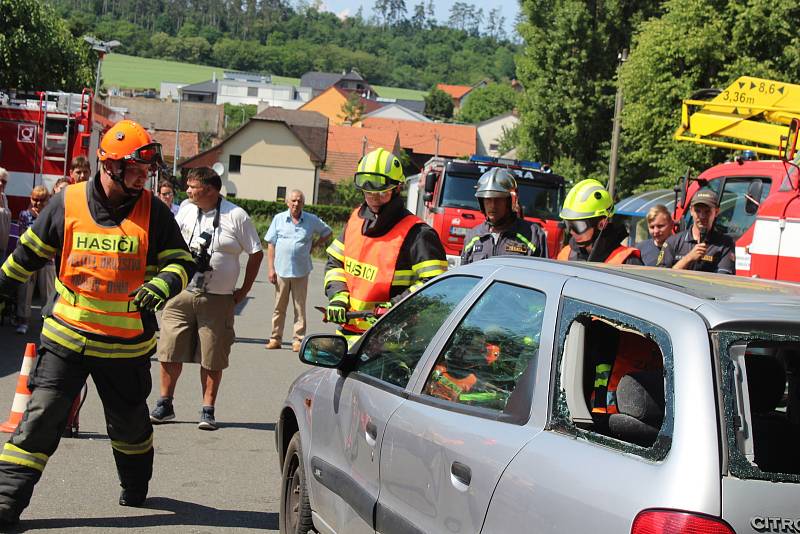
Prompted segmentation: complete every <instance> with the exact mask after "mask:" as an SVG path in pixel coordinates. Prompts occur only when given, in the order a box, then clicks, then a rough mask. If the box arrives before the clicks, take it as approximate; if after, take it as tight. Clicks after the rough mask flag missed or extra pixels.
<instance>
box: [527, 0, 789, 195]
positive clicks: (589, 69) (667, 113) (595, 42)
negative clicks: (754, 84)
mask: <svg viewBox="0 0 800 534" xmlns="http://www.w3.org/2000/svg"><path fill="white" fill-rule="evenodd" d="M522 8H523V19H524V22H523V24H522V25H521V27H520V34H521V36H522V38H523V39H524V41H525V44H524V45H523V51H522V53H521V54H520V55H519V57H518V61H517V75H518V79H519V80H520V82H521V83H522V84H523V86H524V87H525V89H526V91H525V93H524V95H523V96H522V98H521V102H520V111H521V127H520V128H518V129H517V131H516V132H515V135H516V137H517V138H518V139H519V148H520V155H521V156H523V157H526V158H528V159H535V160H540V161H546V162H551V163H553V166H554V168H555V169H557V170H558V172H560V173H562V174H564V176H567V177H568V178H570V179H573V180H578V179H581V178H585V177H593V178H598V179H600V180H603V181H605V180H606V179H607V177H608V161H609V150H610V149H609V147H610V139H611V129H612V118H613V112H614V96H615V92H616V89H617V72H618V70H619V72H620V73H621V74H620V77H619V81H620V84H621V87H622V91H623V95H624V103H625V105H624V109H623V113H622V134H621V148H620V156H619V173H618V176H619V182H618V184H617V190H618V191H620V192H621V193H622V194H625V193H629V192H632V191H637V190H644V189H652V188H657V187H672V186H673V185H674V184H675V181H676V178H677V177H678V176H679V175H681V174H683V173H685V172H686V169H687V168H692V169H693V170H694V172H695V173H696V172H697V171H701V170H704V169H705V168H707V167H709V166H710V165H712V164H713V163H717V162H719V161H721V160H723V159H725V158H727V157H729V156H730V154H726V153H725V152H724V151H721V150H714V149H711V148H708V147H701V146H698V145H693V144H690V143H680V142H677V141H675V140H673V138H672V136H673V133H674V132H675V130H676V129H677V127H678V124H679V121H680V103H681V100H682V99H685V98H690V97H691V95H692V94H694V93H695V92H696V91H698V90H700V89H704V88H710V87H716V88H724V87H726V86H728V85H729V84H730V83H731V82H732V81H734V80H735V79H736V78H738V77H739V76H744V75H750V76H757V77H763V78H770V79H774V80H779V81H783V82H788V83H798V82H800V34H798V32H797V21H798V20H800V5H798V4H797V3H796V2H791V1H789V0H775V1H767V0H750V1H748V2H738V1H735V0H667V1H666V2H661V1H652V0H648V1H638V2H632V1H630V0H612V1H608V2H599V3H598V2H586V1H578V2H576V1H573V0H523V2H522ZM623 49H629V50H630V54H629V56H628V59H627V61H626V62H625V63H624V64H622V66H621V67H620V64H619V59H618V55H619V53H620V51H622V50H623Z"/></svg>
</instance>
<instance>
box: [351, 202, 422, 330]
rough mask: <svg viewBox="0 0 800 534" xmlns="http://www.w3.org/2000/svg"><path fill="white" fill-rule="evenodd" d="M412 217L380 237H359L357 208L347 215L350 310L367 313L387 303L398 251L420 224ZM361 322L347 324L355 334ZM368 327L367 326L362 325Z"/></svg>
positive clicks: (404, 218)
mask: <svg viewBox="0 0 800 534" xmlns="http://www.w3.org/2000/svg"><path fill="white" fill-rule="evenodd" d="M421 222H422V220H420V218H419V217H417V216H416V215H406V216H405V217H403V219H401V220H400V221H399V222H398V223H397V224H395V225H394V227H393V228H392V229H391V230H389V231H388V232H386V234H384V235H382V236H380V237H367V236H364V235H362V234H361V225H362V224H363V220H362V219H361V217H359V216H358V208H356V209H355V210H354V211H353V213H352V214H351V215H350V219H349V220H348V221H347V226H346V227H345V230H344V254H343V256H344V261H343V262H342V263H344V277H345V280H346V281H347V290H348V291H349V292H350V309H351V310H354V311H371V310H373V309H375V306H377V305H378V304H383V303H385V302H388V301H389V299H390V298H391V296H390V290H391V288H392V280H393V279H394V274H395V268H396V266H397V257H398V256H399V255H400V247H402V246H403V241H404V240H405V238H406V235H408V231H409V230H411V227H412V226H414V225H415V224H419V223H421ZM362 322H363V321H361V320H356V321H351V323H353V324H351V325H349V326H354V327H357V328H358V329H359V330H361V331H363V330H366V327H365V326H364V325H360V324H358V323H362ZM366 326H367V327H368V324H367V325H366Z"/></svg>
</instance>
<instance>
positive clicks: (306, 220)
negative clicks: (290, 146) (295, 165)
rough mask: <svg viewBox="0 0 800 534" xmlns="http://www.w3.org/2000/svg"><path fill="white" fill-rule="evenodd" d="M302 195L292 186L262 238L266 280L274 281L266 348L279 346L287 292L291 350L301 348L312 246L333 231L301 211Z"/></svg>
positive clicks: (326, 237)
mask: <svg viewBox="0 0 800 534" xmlns="http://www.w3.org/2000/svg"><path fill="white" fill-rule="evenodd" d="M304 204H305V196H304V195H303V192H302V191H299V190H297V189H294V190H292V191H291V192H290V193H289V195H288V196H287V197H286V205H287V206H289V209H288V210H286V211H284V212H281V213H279V214H277V215H275V217H274V218H273V219H272V223H271V224H270V225H269V230H267V235H266V236H264V241H266V242H267V265H268V267H269V281H270V282H271V283H273V284H275V310H274V311H273V313H272V337H270V340H269V342H268V343H267V348H268V349H279V348H281V339H282V338H283V326H284V324H285V322H286V306H287V304H288V303H289V295H290V294H291V297H292V306H293V307H294V338H293V340H292V350H293V351H295V352H297V351H299V350H300V343H301V342H302V341H303V336H305V333H306V294H307V292H308V275H309V273H311V269H312V265H311V248H312V247H315V246H317V245H321V244H323V243H324V242H327V241H328V240H329V239H330V237H331V235H333V232H332V230H331V228H330V226H328V225H327V224H325V222H324V221H323V220H322V219H320V218H319V217H317V216H316V215H314V214H312V213H307V212H304V211H303V205H304Z"/></svg>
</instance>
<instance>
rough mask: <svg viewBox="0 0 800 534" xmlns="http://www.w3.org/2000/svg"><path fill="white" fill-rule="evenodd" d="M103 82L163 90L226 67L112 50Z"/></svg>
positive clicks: (396, 93) (401, 94)
mask: <svg viewBox="0 0 800 534" xmlns="http://www.w3.org/2000/svg"><path fill="white" fill-rule="evenodd" d="M102 68H103V82H104V84H105V85H106V86H109V87H122V88H130V89H151V88H152V89H155V90H156V91H158V90H159V88H160V87H161V82H162V81H163V82H180V83H198V82H204V81H206V80H210V79H211V76H212V74H213V73H216V74H217V78H218V79H220V78H222V73H223V70H224V69H221V68H219V67H206V66H204V65H191V64H189V63H180V62H178V61H166V60H163V59H150V58H144V57H135V56H126V55H125V54H108V55H107V56H106V58H105V59H104V60H103V67H102ZM272 82H273V83H277V84H286V85H298V84H299V83H300V79H299V78H287V77H285V76H272ZM375 90H376V91H377V92H378V94H379V95H380V96H382V97H385V98H405V99H409V100H422V99H423V97H424V96H425V92H424V91H416V90H414V89H402V88H398V87H383V86H380V85H376V86H375Z"/></svg>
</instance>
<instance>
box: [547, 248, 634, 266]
mask: <svg viewBox="0 0 800 534" xmlns="http://www.w3.org/2000/svg"><path fill="white" fill-rule="evenodd" d="M571 253H572V247H570V246H569V245H565V246H564V248H562V249H561V252H559V253H558V259H559V260H562V261H567V260H569V255H570V254H571ZM631 256H633V257H635V258H639V257H641V253H640V252H639V249H638V248H635V247H626V246H625V245H620V246H618V247H617V248H615V249H614V250H612V251H611V254H609V255H608V257H607V258H606V261H604V262H603V263H607V264H609V265H622V264H623V263H625V261H626V260H627V259H628V258H630V257H631Z"/></svg>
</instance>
